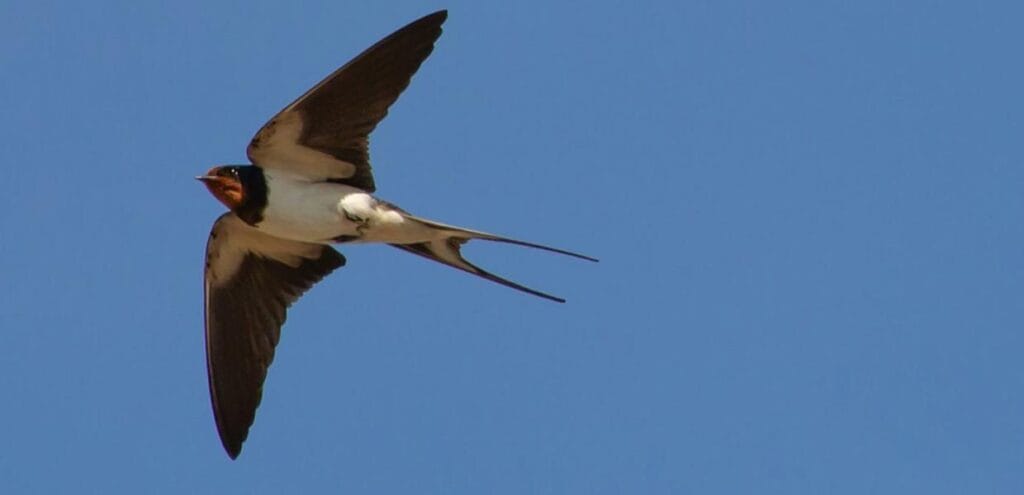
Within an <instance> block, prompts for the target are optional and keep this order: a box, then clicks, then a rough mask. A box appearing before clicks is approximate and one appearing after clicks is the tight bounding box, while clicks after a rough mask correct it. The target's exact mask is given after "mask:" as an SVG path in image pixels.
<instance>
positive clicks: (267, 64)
mask: <svg viewBox="0 0 1024 495" xmlns="http://www.w3.org/2000/svg"><path fill="white" fill-rule="evenodd" d="M439 8H448V9H449V10H450V17H449V20H448V22H447V23H446V24H445V34H444V35H443V36H442V38H441V40H440V41H439V43H438V45H437V48H436V50H435V52H434V54H433V55H432V56H431V58H430V59H429V60H428V61H427V62H426V63H425V64H424V65H423V67H422V68H421V70H420V72H419V73H418V75H417V76H416V77H415V78H414V79H413V82H412V85H411V86H410V88H409V89H408V91H406V92H405V93H404V95H403V96H402V98H401V99H400V100H399V101H398V103H397V104H396V105H395V106H394V107H393V108H392V111H391V114H390V116H389V117H388V118H387V120H385V121H384V123H383V124H382V125H381V126H380V127H379V128H378V129H377V131H376V132H375V134H374V135H373V137H372V143H373V144H372V148H371V157H372V159H373V163H374V167H375V168H374V169H375V173H376V178H377V183H378V186H379V190H378V193H379V195H380V196H381V197H383V198H386V199H388V200H390V201H393V202H395V203H397V204H399V205H402V206H403V207H405V208H407V209H409V210H411V211H413V212H416V213H418V214H421V215H423V216H427V217H430V218H436V219H438V220H441V221H444V222H449V223H454V224H458V225H465V226H467V227H472V228H479V229H484V230H489V231H493V232H497V233H501V234H507V235H511V236H515V237H521V238H524V239H528V240H533V241H537V242H543V243H550V244H553V245H556V246H560V247H565V248H568V249H574V250H579V251H581V252H584V253H587V254H591V255H594V256H597V257H599V258H601V260H602V261H601V263H600V264H597V265H593V264H590V263H586V262H580V261H577V260H573V259H569V258H562V257H558V256H554V255H549V254H547V253H542V252H532V251H527V250H522V249H519V248H516V247H514V246H503V245H489V244H482V245H480V244H474V245H470V246H469V247H468V248H467V251H466V252H467V254H468V255H469V256H470V257H471V259H473V260H475V261H477V262H479V264H481V265H482V266H484V267H486V268H490V269H492V270H493V271H495V272H497V273H499V274H502V275H507V276H509V277H510V278H512V279H513V280H517V281H521V282H523V283H525V284H527V285H531V286H536V287H537V288H539V289H542V290H548V291H551V292H553V293H555V294H558V295H561V296H564V297H566V298H567V299H568V300H569V302H568V303H567V304H565V305H558V304H553V303H550V302H547V301H544V300H541V299H537V298H532V297H529V296H526V295H523V294H520V293H517V292H515V291H511V290H508V289H506V288H503V287H500V286H497V285H494V284H489V283H487V282H484V281H481V280H479V279H475V278H473V277H470V276H468V275H465V274H462V273H459V272H456V271H454V270H450V269H447V268H444V267H441V266H439V265H434V264H431V263H428V262H425V261H424V260H422V259H419V258H417V257H413V256H409V255H407V254H404V253H401V252H399V251H397V250H394V249H390V248H386V247H381V246H359V247H346V248H344V249H343V252H344V253H345V255H346V256H347V257H348V266H346V267H345V268H344V269H342V270H340V271H339V272H336V273H335V274H334V275H332V276H331V277H330V278H329V279H327V280H326V281H324V282H323V283H322V284H320V285H318V286H317V287H316V288H315V289H314V290H312V291H311V292H310V293H309V294H308V295H307V296H306V297H305V298H303V299H302V300H301V301H299V303H298V304H297V305H296V306H294V307H293V308H292V311H291V313H290V317H289V320H288V323H287V324H286V326H285V328H284V331H283V338H282V342H281V345H280V346H279V348H278V353H277V357H276V360H275V363H274V366H273V367H272V368H271V370H270V371H271V372H270V376H269V379H268V382H267V386H266V391H265V396H264V401H263V404H262V406H261V407H260V409H259V412H258V416H257V421H256V424H255V426H254V428H253V430H252V432H251V435H250V437H249V440H248V442H247V443H246V445H245V448H244V450H243V452H242V455H241V457H240V458H239V460H238V461H235V462H232V461H230V460H229V459H228V457H227V456H226V455H225V454H224V452H223V450H222V449H221V446H220V444H219V441H218V439H217V434H216V430H215V427H214V424H213V418H212V414H211V411H210V405H209V399H208V396H207V389H206V371H205V363H204V359H205V358H204V350H203V330H202V280H201V278H202V260H203V248H204V245H205V242H206V237H207V234H208V232H209V228H210V225H211V223H212V221H213V220H214V219H215V218H216V216H217V215H219V214H220V213H221V211H222V207H221V205H220V204H219V203H217V202H216V201H215V200H214V199H213V198H212V197H210V196H209V194H208V193H207V191H206V190H205V189H204V188H203V187H202V186H201V185H200V184H198V183H196V181H194V180H193V177H194V176H195V175H197V174H199V173H202V172H204V171H205V170H206V169H208V168H209V167H211V166H212V165H215V164H220V163H241V162H244V160H245V154H244V150H245V146H246V144H247V143H248V140H249V138H250V137H251V136H252V134H253V133H254V132H255V131H256V130H257V129H258V128H259V127H260V126H261V125H262V124H263V122H264V121H265V120H266V119H267V118H269V117H270V116H271V115H273V114H274V113H275V112H277V111H278V110H279V109H280V108H281V107H283V106H284V105H285V104H287V103H288V102H290V101H291V100H292V99H294V98H295V97H296V96H298V95H299V94H301V93H302V92H304V91H305V90H306V89H307V88H308V87H309V86H311V85H312V84H314V83H315V82H317V81H318V80H319V79H320V78H321V77H323V76H324V75H326V74H328V73H329V72H331V71H332V70H334V69H335V68H336V67H338V66H340V65H341V64H343V63H344V62H345V61H347V60H348V59H349V58H350V57H351V56H353V55H355V54H357V53H358V52H360V51H361V50H363V49H364V48H366V47H368V46H369V45H370V44H372V43H373V42H375V41H377V40H378V39H379V38H381V37H383V36H384V35H386V34H388V33H390V32H391V31H392V30H394V29H397V28H398V27H400V26H402V25H404V24H405V23H407V22H409V21H411V20H413V19H415V18H418V17H419V16H421V15H423V14H426V13H428V12H431V11H433V10H436V9H439ZM1022 16H1024V7H1021V6H1020V5H1019V3H1015V2H986V3H984V4H971V3H969V2H915V1H908V2H877V1H865V2H833V1H829V2H818V1H814V2H812V1H805V2H797V1H794V2H772V3H771V5H769V3H768V2H708V1H698V2H688V1H687V2H681V1H664V2H656V1H651V2H643V1H640V2H614V1H599V2H539V1H537V2H532V1H524V2H469V1H452V2H448V3H443V4H436V3H427V2H408V1H396V2H387V3H386V4H385V5H381V2H370V1H362V2H310V3H305V4H302V5H298V4H292V3H289V2H265V1H254V2H238V3H218V2H175V3H171V4H167V5H164V6H155V5H143V4H140V3H138V2H92V3H78V2H75V3H72V2H46V1H32V2H27V1H17V0H16V1H14V2H11V1H10V0H8V1H6V2H4V3H2V4H0V67H2V72H3V76H2V81H3V91H0V109H2V110H3V118H2V119H0V135H2V136H3V139H2V140H0V141H2V144H0V164H2V167H3V169H2V170H3V173H4V178H3V180H0V237H2V239H3V242H0V274H2V278H0V391H2V392H0V394H2V398H0V400H2V403H3V406H2V407H0V424H2V425H3V430H4V433H3V434H2V435H0V491H2V492H4V493H67V492H72V491H75V492H85V493H282V492H290V493H305V492H310V493H445V494H461V493H467V494H468V493H472V494H477V493H509V494H521V493H553V494H555V493H557V494H566V493H586V494H597V493H650V494H656V493H850V494H860V493H901V494H902V493H929V494H935V493H1021V492H1022V490H1024V469H1021V468H1022V466H1024V419H1022V418H1024V364H1022V361H1021V354H1022V351H1024V334H1022V328H1024V255H1022V250H1021V246H1022V244H1024V222H1022V214H1024V167H1022V163H1024V162H1022V159H1024V150H1022V145H1021V143H1022V140H1021V136H1022V132H1024V125H1022V115H1024V98H1022V96H1021V88H1022V87H1024V70H1022V68H1021V64H1020V47H1021V46H1024V33H1022V31H1021V30H1020V26H1019V20H1020V19H1021V18H1022Z"/></svg>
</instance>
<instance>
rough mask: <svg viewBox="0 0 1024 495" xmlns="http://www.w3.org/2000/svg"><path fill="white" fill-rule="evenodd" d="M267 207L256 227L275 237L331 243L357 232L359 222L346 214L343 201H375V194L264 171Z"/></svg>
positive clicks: (349, 187) (341, 185)
mask: <svg viewBox="0 0 1024 495" xmlns="http://www.w3.org/2000/svg"><path fill="white" fill-rule="evenodd" d="M264 175H265V177H266V181H267V207H266V208H265V209H264V210H263V221H262V222H260V223H259V224H258V225H257V227H258V228H259V229H260V230H263V231H265V232H267V233H268V234H271V235H273V236H276V237H283V238H285V239H293V240H297V241H306V242H318V243H324V242H330V241H331V240H332V239H334V238H337V237H339V236H352V235H356V233H357V232H356V227H357V226H358V224H356V223H355V222H353V221H352V220H350V219H349V218H348V217H347V216H346V215H344V213H343V210H342V209H341V207H342V204H343V203H346V202H348V203H351V202H353V201H358V199H357V198H365V199H364V201H368V202H372V201H374V200H373V197H372V196H370V195H369V194H367V193H366V192H364V191H362V190H360V189H356V188H354V187H351V186H346V185H343V184H333V183H324V182H319V183H311V182H308V181H303V180H302V179H301V178H293V177H289V176H287V175H282V174H279V173H276V172H264Z"/></svg>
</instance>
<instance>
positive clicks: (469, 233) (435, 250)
mask: <svg viewBox="0 0 1024 495" xmlns="http://www.w3.org/2000/svg"><path fill="white" fill-rule="evenodd" d="M405 216H406V218H408V219H410V220H413V221H416V222H420V223H422V224H424V225H427V226H429V227H432V228H435V229H438V230H442V231H445V232H446V233H447V234H448V236H447V237H444V238H442V239H437V240H433V241H427V242H418V243H413V244H391V245H392V246H394V247H396V248H398V249H401V250H403V251H407V252H410V253H413V254H417V255H419V256H423V257H424V258H427V259H431V260H434V261H437V262H438V263H444V264H446V265H448V266H450V267H453V268H458V269H459V270H462V271H464V272H466V273H471V274H473V275H476V276H478V277H481V278H484V279H487V280H490V281H491V282H496V283H499V284H501V285H504V286H505V287H510V288H513V289H516V290H519V291H522V292H525V293H527V294H533V295H535V296H538V297H543V298H544V299H548V300H550V301H555V302H560V303H564V302H565V299H562V298H561V297H557V296H553V295H551V294H548V293H545V292H541V291H539V290H536V289H531V288H529V287H526V286H524V285H520V284H517V283H515V282H513V281H511V280H508V279H504V278H501V277H499V276H497V275H494V274H493V273H490V272H488V271H486V270H484V269H482V268H480V267H478V266H476V265H474V264H472V263H470V262H469V261H466V259H465V258H463V257H462V252H461V250H460V248H461V247H462V245H463V244H465V243H466V242H468V241H469V240H471V239H482V240H485V241H493V242H503V243H507V244H516V245H519V246H526V247H531V248H534V249H541V250H544V251H550V252H553V253H559V254H564V255H566V256H572V257H574V258H579V259H584V260H588V261H594V262H596V261H597V258H592V257H590V256H586V255H583V254H579V253H574V252H572V251H566V250H564V249H558V248H553V247H550V246H544V245H542V244H534V243H532V242H526V241H520V240H517V239H510V238H508V237H501V236H498V235H494V234H489V233H487V232H480V231H476V230H469V229H464V228H461V227H455V226H452V225H445V224H442V223H438V222H434V221H432V220H426V219H422V218H417V217H413V216H412V215H408V214H405Z"/></svg>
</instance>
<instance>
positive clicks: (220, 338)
mask: <svg viewBox="0 0 1024 495" xmlns="http://www.w3.org/2000/svg"><path fill="white" fill-rule="evenodd" d="M446 17H447V12H445V11H440V12H435V13H433V14H430V15H427V16H425V17H423V18H421V19H419V20H417V21H414V22H412V23H410V24H409V25H407V26H405V27H403V28H402V29H399V30H398V31H396V32H395V33H392V34H391V35H390V36H388V37H387V38H385V39H383V40H381V41H380V42H378V43H377V44H375V45H373V46H372V47H370V48H369V49H367V50H366V51H364V52H363V53H362V54H360V55H359V56H357V57H356V58H355V59H353V60H352V61H350V62H349V63H347V64H345V65H344V66H343V67H342V68H340V69H338V70H337V71H335V72H334V73H332V74H331V75H329V76H328V77H327V78H326V79H324V80H323V81H321V82H320V83H319V84H317V85H316V86H314V87H313V88H312V89H310V90H309V91H308V92H306V94H304V95H302V96H301V97H299V99H297V100H296V101H295V102H293V103H292V104H290V105H288V106H287V107H285V108H284V110H282V111H281V112H279V113H278V114H277V115H276V116H274V117H273V118H272V119H270V121H269V122H267V123H266V124H265V125H264V126H263V127H262V128H261V129H260V130H259V131H258V132H257V133H256V135H255V136H254V137H253V139H252V141H251V142H250V143H249V148H248V155H249V159H250V160H252V162H253V164H252V165H226V166H218V167H214V168H212V169H210V170H209V171H208V172H207V173H206V174H205V175H203V176H200V177H198V178H199V179H200V180H202V181H203V182H204V183H205V184H206V186H207V188H208V189H209V190H210V192H211V193H212V194H213V195H214V197H216V198H217V199H218V200H219V201H220V202H221V203H223V204H224V205H225V206H227V207H228V209H229V210H230V211H229V212H228V213H225V214H223V215H221V216H220V218H218V219H217V221H216V222H215V223H214V225H213V229H212V230H211V232H210V238H209V241H208V242H207V248H206V271H205V282H206V283H205V288H206V290H205V293H206V304H205V308H206V345H207V370H208V378H209V384H210V396H211V400H212V403H213V409H214V417H215V419H216V421H217V430H218V432H219V433H220V437H221V441H222V442H223V444H224V447H225V449H226V450H227V451H228V454H229V455H230V456H231V457H232V458H235V457H236V456H237V455H238V453H239V452H240V451H241V447H242V442H243V441H244V440H245V438H246V436H247V435H248V431H249V427H250V426H251V425H252V423H253V420H254V418H255V412H256V407H257V406H258V405H259V402H260V399H261V397H262V387H263V381H264V379H265V378H266V372H267V368H268V367H269V366H270V362H271V360H272V359H273V356H274V348H275V346H276V345H277V341H278V338H279V337H280V330H281V326H282V325H283V323H284V320H285V316H286V310H287V308H288V306H289V305H291V303H293V302H294V301H296V300H297V299H298V298H299V297H300V296H301V295H302V293H304V292H305V291H306V290H308V289H309V288H310V287H312V286H313V285H314V284H315V283H316V282H318V281H319V280H321V279H322V278H323V277H325V276H326V275H327V274H329V273H330V272H332V271H333V270H335V269H337V268H339V267H341V266H343V265H344V264H345V258H344V257H343V256H342V255H341V254H340V253H338V252H337V251H336V250H335V249H334V248H333V247H332V246H333V245H338V244H345V243H356V242H374V243H386V244H390V245H392V246H394V247H396V248H399V249H401V250H403V251H407V252H410V253H413V254H416V255H419V256H423V257H426V258H428V259H431V260H433V261H437V262H440V263H444V264H446V265H449V266H451V267H454V268H457V269H459V270H463V271H465V272H468V273H471V274H473V275H476V276H478V277H481V278H484V279H487V280H490V281H493V282H497V283H500V284H502V285H505V286H507V287H511V288H514V289H517V290H520V291H523V292H526V293H529V294H533V295H536V296H540V297H543V298H546V299H549V300H553V301H558V302H564V300H563V299H560V298H558V297H555V296H552V295H550V294H546V293H543V292H540V291H537V290H535V289H531V288H528V287H525V286H522V285H519V284H517V283H515V282H512V281H509V280H506V279H503V278H501V277H498V276H496V275H493V274H491V273H489V272H486V271H484V270H482V269H480V268H479V267H477V266H475V265H473V264H471V263H470V262H468V261H466V260H465V258H463V257H462V254H461V252H460V248H461V246H462V245H463V244H464V243H466V242H467V241H469V240H472V239H483V240H488V241H495V242H504V243H510V244H517V245H522V246H528V247H532V248H537V249H543V250H547V251H552V252H557V253H561V254H566V255H569V256H574V257H577V258H583V259H588V260H591V261H596V260H594V259H593V258H590V257H587V256H583V255H580V254H576V253H572V252H569V251H564V250H561V249H556V248H552V247H548V246H543V245H540V244H534V243H529V242H524V241H519V240H515V239H510V238H507V237H501V236H497V235H494V234H488V233H486V232H480V231H476V230H470V229H465V228H461V227H455V226H451V225H446V224H442V223H439V222H435V221H431V220H427V219H424V218H420V217H417V216H414V215H412V214H410V213H408V212H406V211H404V210H402V209H401V208H398V207H397V206H395V205H393V204H391V203H389V202H386V201H382V200H379V199H377V198H376V197H375V196H374V195H373V193H374V191H375V189H376V184H375V182H374V179H373V174H372V171H371V169H370V164H369V152H368V136H369V134H370V132H371V131H373V129H374V127H376V125H377V123H378V122H380V121H381V120H382V119H383V118H384V117H385V116H386V115H387V112H388V108H389V107H390V105H391V104H392V103H394V101H395V100H396V99H397V98H398V95H399V94H400V93H401V92H402V90H404V89H405V87H406V86H407V85H408V84H409V80H410V78H411V77H412V75H413V73H415V72H416V70H417V69H418V68H419V66H420V64H421V63H422V62H423V60H425V59H426V57H427V56H428V55H429V54H430V52H431V51H432V50H433V43H434V41H435V40H436V39H437V38H438V37H439V36H440V34H441V24H442V23H443V22H444V20H445V19H446Z"/></svg>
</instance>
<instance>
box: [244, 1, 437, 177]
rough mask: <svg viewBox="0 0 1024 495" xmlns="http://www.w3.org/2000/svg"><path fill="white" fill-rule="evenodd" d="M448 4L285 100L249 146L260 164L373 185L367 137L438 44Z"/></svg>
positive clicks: (249, 149) (253, 160) (307, 174)
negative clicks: (282, 108) (288, 101)
mask: <svg viewBox="0 0 1024 495" xmlns="http://www.w3.org/2000/svg"><path fill="white" fill-rule="evenodd" d="M447 17H448V12H447V11H444V10H442V11H439V12H434V13H433V14H430V15H428V16H425V17H423V18H421V19H419V20H417V21H413V22H412V23H410V24H409V25H407V26H405V27H403V28H402V29H399V30H398V31H395V32H394V33H392V34H391V35H390V36H388V37H387V38H384V39H383V40H381V41H379V42H377V44H375V45H373V46H372V47H370V48H368V49H367V50H366V51H364V52H363V53H361V54H359V56H357V57H356V58H354V59H352V61H350V62H349V63H347V64H345V65H344V66H343V67H342V68H340V69H338V70H336V71H334V73H332V74H331V75H329V76H327V78H326V79H324V80H323V81H321V82H320V83H319V84H317V85H316V86H314V87H313V88H312V89H310V90H309V91H307V92H306V94H304V95H302V96H300V97H299V99H297V100H295V102H293V103H292V104H291V105H288V106H287V107H285V109H284V110H282V111H281V112H280V113H278V114H277V115H276V116H274V118H272V119H270V121H269V122H267V123H266V125H264V126H263V128H262V129H260V130H259V132H257V133H256V136H255V137H253V139H252V141H251V142H250V143H249V148H248V150H247V153H248V155H249V159H250V160H252V162H253V163H254V164H256V165H259V166H261V167H264V168H268V169H275V168H277V169H289V170H292V171H295V172H299V173H301V174H303V175H306V176H309V177H312V178H316V179H319V180H326V179H333V180H335V181H337V182H341V183H345V184H349V185H351V186H355V187H358V188H360V189H363V190H366V191H369V192H373V191H374V190H375V189H376V186H375V184H374V182H373V173H372V172H371V170H370V158H369V151H368V146H369V144H368V137H369V134H370V132H371V131H373V129H374V128H375V127H377V124H378V123H379V122H380V121H381V120H382V119H383V118H384V117H385V116H386V115H387V113H388V107H390V106H391V104H392V103H394V102H395V100H397V99H398V95H399V94H401V93H402V91H403V90H405V88H406V87H407V86H408V85H409V80H410V79H411V78H412V75H413V74H414V73H415V72H416V70H417V69H419V67H420V64H422V63H423V61H424V60H426V58H427V56H428V55H430V52H431V51H433V49H434V42H435V41H437V38H438V37H440V36H441V24H443V23H444V21H445V19H446V18H447Z"/></svg>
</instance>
